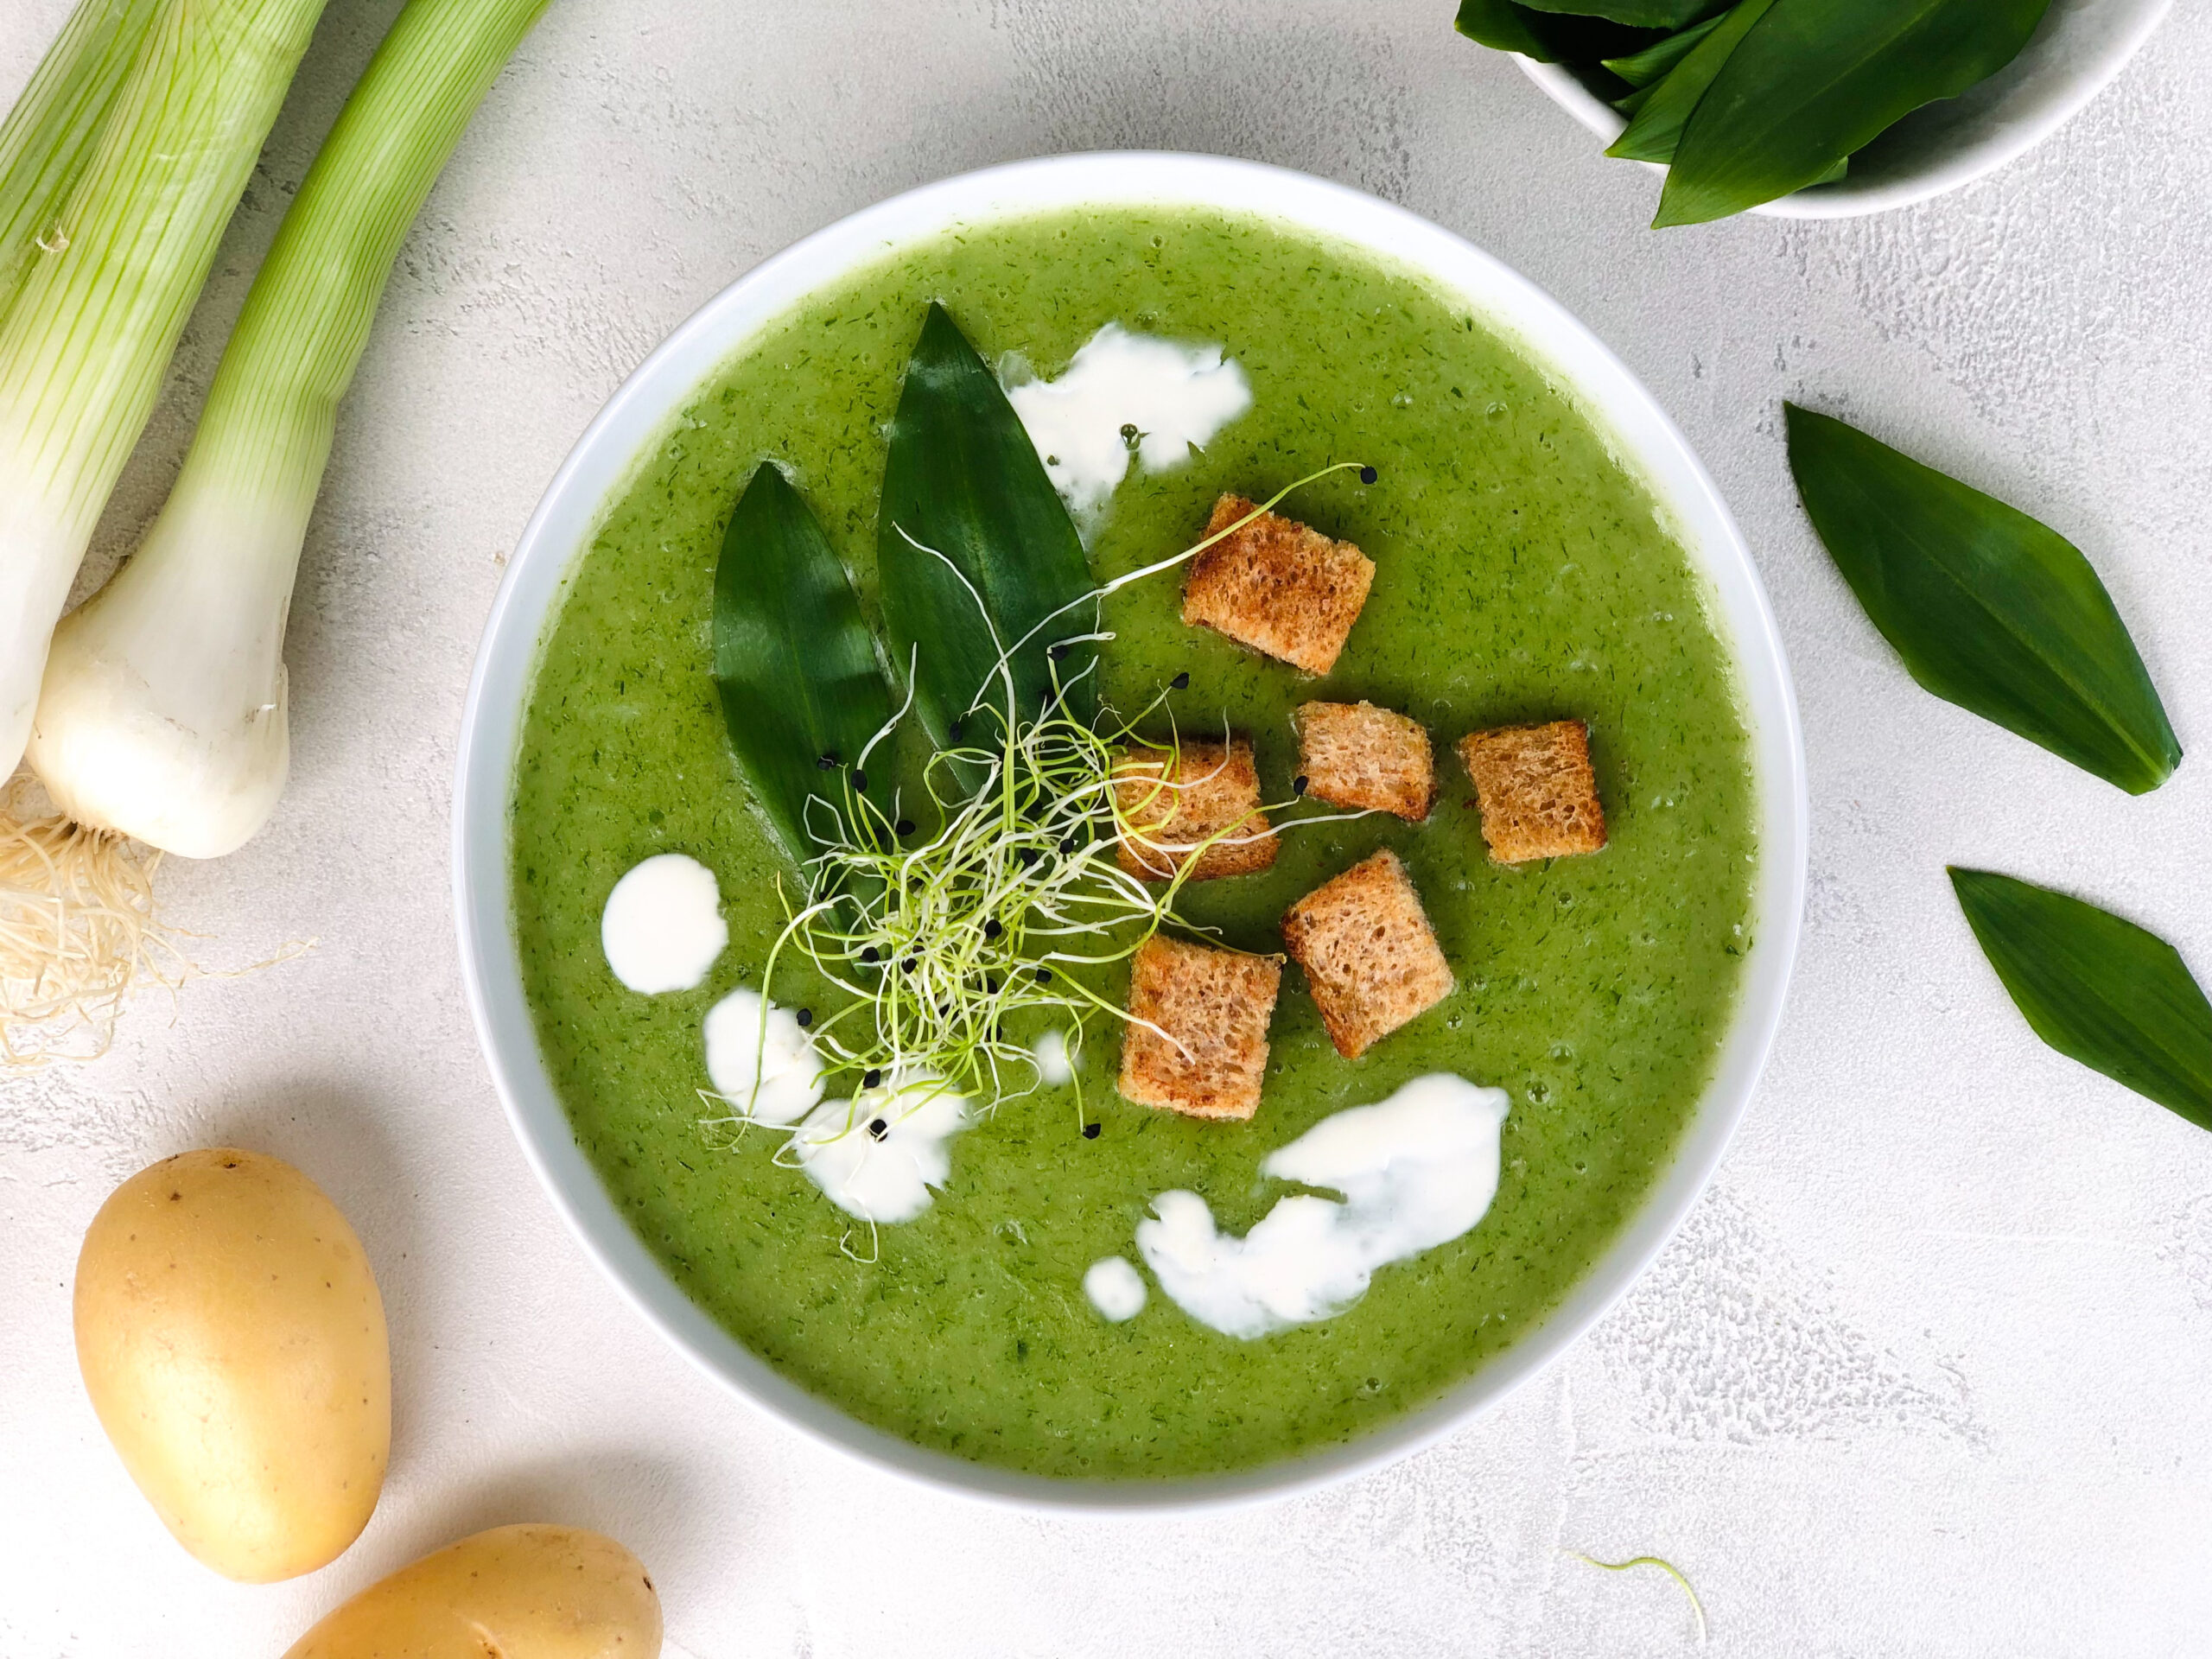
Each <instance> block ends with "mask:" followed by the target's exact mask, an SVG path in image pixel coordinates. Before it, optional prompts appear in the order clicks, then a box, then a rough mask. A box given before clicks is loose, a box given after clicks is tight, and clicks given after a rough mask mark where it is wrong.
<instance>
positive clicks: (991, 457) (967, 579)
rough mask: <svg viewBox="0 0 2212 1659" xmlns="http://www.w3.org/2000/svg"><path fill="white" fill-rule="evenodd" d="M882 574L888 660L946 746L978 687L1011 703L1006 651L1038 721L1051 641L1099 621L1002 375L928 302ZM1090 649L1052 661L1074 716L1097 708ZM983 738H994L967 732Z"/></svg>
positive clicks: (889, 492)
mask: <svg viewBox="0 0 2212 1659" xmlns="http://www.w3.org/2000/svg"><path fill="white" fill-rule="evenodd" d="M876 570H877V579H878V581H879V582H880V584H881V587H882V594H883V621H884V630H885V632H886V633H887V635H888V636H889V640H890V645H891V661H892V666H893V668H894V669H895V670H896V671H898V672H899V674H901V675H906V674H908V673H909V672H911V673H912V678H913V685H914V707H915V709H916V711H917V712H918V714H919V715H921V718H922V723H923V725H924V726H925V728H927V730H928V732H929V734H930V736H931V738H932V739H933V740H935V741H936V742H937V744H938V747H940V748H944V747H952V740H951V737H950V730H951V727H952V723H953V722H954V721H958V720H961V719H962V718H963V715H967V714H968V712H969V705H970V704H971V703H972V702H975V700H976V696H977V695H978V694H979V693H988V696H987V703H988V706H989V707H990V708H992V709H1000V710H1002V709H1004V708H1005V706H1006V699H1007V686H1006V683H1005V682H1004V681H1003V680H998V679H995V673H996V670H997V666H998V663H999V658H1000V654H1001V651H1004V652H1009V653H1011V655H1010V658H1009V660H1008V664H1007V666H1008V670H1009V671H1010V675H1011V678H1012V681H1013V695H1014V699H1015V702H1016V704H1017V708H1016V710H1015V715H1016V718H1017V719H1020V720H1033V719H1034V718H1035V717H1036V716H1037V715H1038V713H1039V711H1040V709H1041V708H1042V706H1043V702H1044V697H1045V694H1046V691H1047V690H1049V689H1050V688H1051V686H1052V671H1053V667H1054V664H1053V662H1052V659H1051V658H1050V657H1049V655H1048V652H1049V651H1050V650H1051V648H1052V647H1053V646H1054V645H1055V644H1056V643H1057V642H1058V641H1060V640H1063V639H1067V638H1069V637H1070V636H1071V635H1076V634H1083V633H1088V632H1091V631H1092V630H1093V629H1094V628H1095V627H1096V613H1095V609H1094V607H1090V606H1088V605H1085V604H1084V603H1082V601H1083V600H1084V596H1085V595H1086V594H1089V593H1090V591H1091V586H1092V584H1091V580H1090V562H1089V561H1088V559H1087V558H1086V557H1085V556H1084V550H1083V543H1082V541H1081V539H1080V538H1079V537H1077V534H1076V528H1075V521H1074V520H1073V519H1072V518H1069V516H1068V510H1067V505H1066V504H1065V502H1063V501H1062V500H1061V499H1060V496H1059V492H1058V491H1057V490H1055V489H1054V488H1053V487H1052V480H1051V479H1050V478H1049V477H1047V476H1046V472H1045V463H1044V461H1043V460H1042V459H1041V458H1040V457H1039V455H1038V454H1037V447H1036V445H1035V444H1034V443H1033V442H1031V441H1030V437H1029V434H1028V432H1027V430H1026V429H1024V428H1023V426H1022V424H1021V422H1020V418H1019V417H1018V416H1016V415H1015V414H1014V407H1013V405H1012V404H1009V403H1007V397H1006V393H1005V392H1004V391H1001V389H1000V386H999V383H998V377H997V376H995V375H994V374H993V373H992V372H991V371H990V369H989V367H988V365H986V364H985V363H984V361H983V359H982V358H980V357H978V356H976V350H975V347H974V346H970V345H969V343H968V340H967V338H966V336H964V335H963V334H961V332H960V329H959V327H958V326H957V325H956V324H955V323H954V322H953V321H952V318H951V317H950V315H948V314H947V313H946V311H945V309H944V307H943V306H941V305H938V304H937V303H935V302H931V306H930V308H929V315H928V316H927V318H926V319H925V321H923V324H922V333H921V338H920V339H919V340H918V341H917V342H916V343H915V346H914V354H913V356H912V358H911V359H908V361H907V365H906V385H905V388H904V389H903V390H902V391H900V393H899V410H898V413H897V414H896V415H895V416H893V419H892V423H891V445H890V454H889V455H888V457H887V460H886V461H885V465H884V469H883V498H882V500H881V502H880V505H878V507H877V511H876ZM1055 613H1058V614H1057V615H1055ZM994 636H995V637H994ZM1095 660H1096V647H1095V646H1093V645H1077V646H1074V647H1072V648H1071V649H1069V650H1068V651H1067V652H1066V653H1065V657H1064V658H1062V659H1061V660H1059V661H1058V664H1057V665H1058V671H1059V678H1060V680H1061V682H1062V683H1072V684H1073V687H1074V689H1073V690H1072V691H1071V694H1070V696H1069V698H1068V704H1067V706H1068V709H1069V712H1071V713H1072V714H1075V715H1077V716H1078V717H1083V718H1088V716H1089V715H1090V712H1091V711H1092V710H1094V709H1096V706H1097V694H1096V676H1095V674H1094V675H1090V676H1086V677H1084V678H1082V679H1080V680H1079V681H1078V680H1077V679H1076V678H1075V677H1076V676H1077V675H1079V674H1083V673H1084V670H1085V669H1086V668H1089V667H1090V665H1091V664H1092V663H1093V662H1094V661H1095ZM910 664H911V667H910ZM977 739H987V734H984V733H981V732H975V731H968V732H965V733H963V741H967V742H969V743H971V744H972V743H973V742H974V741H976V740H977Z"/></svg>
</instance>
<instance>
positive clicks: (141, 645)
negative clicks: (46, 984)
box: [30, 0, 548, 858]
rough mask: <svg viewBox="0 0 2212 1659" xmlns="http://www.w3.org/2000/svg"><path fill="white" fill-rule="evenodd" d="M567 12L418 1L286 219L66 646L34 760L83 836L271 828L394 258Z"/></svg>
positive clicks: (221, 839)
mask: <svg viewBox="0 0 2212 1659" xmlns="http://www.w3.org/2000/svg"><path fill="white" fill-rule="evenodd" d="M547 3H548V0H409V3H408V5H407V8H406V10H404V11H403V12H402V13H401V14H400V16H399V20H398V22H396V23H394V24H393V25H392V29H391V34H390V35H388V36H387V37H386V38H385V41H384V44H383V45H382V46H381V47H380V48H378V52H377V55H376V57H375V60H373V61H372V63H371V64H370V66H369V68H368V71H367V73H365V75H364V76H363V77H362V79H361V83H360V85H359V86H357V87H356V88H355V89H354V92H353V97H352V98H351V99H348V100H347V102H346V109H345V111H344V113H343V114H341V115H340V117H339V118H338V124H337V125H336V127H335V128H334V129H333V130H332V132H331V135H330V137H329V139H328V140H327V142H326V143H325V144H324V146H323V149H322V153H321V155H320V156H317V157H316V158H315V166H314V168H312V169H311V170H310V171H309V172H308V177H307V181H306V182H305V183H304V184H302V186H301V188H300V194H299V196H298V198H297V199H296V200H295V201H294V202H293V204H292V206H291V208H290V210H289V212H288V213H286V214H285V217H284V223H283V227H282V229H281V230H279V232H277V241H276V244H275V245H274V246H273V247H272V248H271V249H270V253H269V257H268V259H267V261H266V263H265V264H264V265H263V266H262V269H261V271H260V274H259V275H258V277H257V278H256V279H255V282H254V285H253V289H252V291H251V294H250V295H249V296H247V299H246V304H245V312H244V313H243V315H241V316H240V317H239V320H238V328H237V331H236V332H235V333H234V334H232V339H231V342H230V345H229V347H228V349H227V350H226V352H225V353H224V356H223V361H222V365H221V367H220V368H219V370H218V371H217V373H216V377H215V382H214V385H213V388H212V389H211V390H210V391H209V394H208V398H207V410H206V412H205V413H204V414H203V415H202V416H201V418H200V429H199V431H198V433H197V434H196V435H195V436H194V441H193V445H192V450H191V453H190V454H189V455H188V457H187V458H186V461H185V464H184V468H183V471H182V472H181V474H180V475H179V477H178V479H177V482H176V486H175V490H174V491H173V492H172V493H171V494H170V497H169V499H168V505H166V506H165V507H164V508H163V509H162V513H161V516H160V518H158V519H157V520H156V522H155V524H154V526H153V528H152V530H151V531H149V532H148V535H147V537H146V540H145V542H144V543H143V545H142V546H141V547H140V549H139V550H138V552H137V556H135V557H133V558H132V559H131V561H130V563H129V564H127V565H125V566H124V569H123V570H122V571H121V573H120V574H118V575H117V576H116V577H115V579H114V580H113V581H111V582H109V583H108V585H107V586H106V587H105V588H103V589H102V590H101V591H100V592H99V594H96V595H94V596H93V598H92V600H91V601H89V602H88V603H87V604H86V605H85V606H83V607H81V608H79V610H78V611H77V612H76V613H74V614H73V615H72V616H71V617H70V618H69V619H68V620H67V622H65V623H64V624H63V625H62V626H61V627H60V631H59V632H57V633H56V634H55V636H54V653H53V659H52V661H51V663H50V664H49V665H48V669H47V671H46V677H45V686H44V690H43V691H42V693H41V698H40V702H39V707H38V718H37V721H36V725H35V732H34V734H33V735H32V738H31V741H30V760H31V764H32V766H34V767H35V769H36V770H37V772H38V773H39V776H40V778H41V779H42V780H43V781H44V782H45V784H46V786H47V789H48V791H49V792H50V793H51V794H52V795H53V797H54V801H55V802H56V804H59V805H60V807H61V808H63V809H64V810H67V811H68V812H69V813H71V814H72V815H73V816H74V817H76V818H77V820H78V821H79V823H86V824H89V825H92V826H95V827H98V828H99V829H107V830H113V831H119V832H122V833H124V834H127V835H130V836H136V837H137V838H138V839H139V840H142V841H144V842H148V843H149V844H150V845H153V846H156V847H159V848H162V849H165V850H168V851H170V852H175V853H179V854H182V855H186V856H188V857H193V858H212V857H216V856H219V855H222V854H224V853H227V852H230V851H231V850H232V849H234V848H236V847H238V845H240V844H241V843H242V842H245V840H247V839H248V838H249V837H250V836H252V835H253V834H254V832H255V831H257V829H260V828H261V826H262V825H263V824H264V823H266V822H267V821H268V818H269V815H270V812H271V811H272V810H274V808H275V806H276V804H277V796H278V794H279V793H280V792H281V791H283V785H284V778H285V773H286V771H287V768H288V766H289V753H290V741H289V734H288V725H287V719H286V686H285V675H284V664H283V637H284V624H285V620H286V616H287V613H288V612H289V608H290V606H291V596H292V582H293V577H294V575H295V572H296V569H297V568H298V564H299V556H300V549H301V544H302V541H303V539H304V538H305V536H306V533H307V527H308V517H309V515H310V514H311V513H312V512H313V510H314V507H315V493H316V491H317V489H318V488H319V487H320V486H321V480H322V474H323V468H324V466H325V465H326V463H327V461H328V460H329V457H330V446H331V439H332V435H333V432H334V429H335V425H336V418H337V408H338V403H339V400H340V398H341V397H343V396H344V395H345V392H346V387H347V385H349V384H350V383H351V381H352V379H353V371H354V368H355V365H357V364H358V363H359V360H360V355H361V352H362V349H363V347H364V346H365V345H366V344H367V341H368V334H369V326H370V323H371V321H372V320H373V318H374V316H375V313H376V306H377V301H378V296H380V295H381V294H382V292H383V290H384V287H385V281H386V279H387V278H388V277H389V276H390V274H391V264H392V262H393V260H394V259H395V258H397V256H398V252H399V248H400V245H401V243H402V241H403V240H404V238H405V237H406V234H407V231H408V227H409V226H410V224H411V223H412V222H413V220H414V219H415V215H416V212H417V210H419V209H420V207H422V204H423V199H424V197H426V196H427V195H428V194H429V190H430V187H431V185H432V184H433V183H434V182H435V180H436V178H437V175H438V174H439V171H440V170H441V169H442V168H443V167H444V165H445V162H446V158H447V157H448V156H449V155H450V154H451V153H452V151H453V148H454V144H455V143H458V142H459V141H460V137H461V130H462V129H463V128H464V127H465V126H466V125H467V123H468V118H469V117H470V116H471V115H472V114H473V113H474V111H475V109H476V106H477V105H478V103H479V102H480V101H481V99H482V98H483V96H484V94H485V92H486V91H487V90H488V89H489V88H490V86H491V84H492V82H493V79H495V78H496V77H497V76H498V74H499V70H500V67H501V66H503V65H504V64H505V61H506V60H507V58H508V57H509V56H510V55H511V54H512V52H513V50H514V48H515V47H516V46H517V45H518V44H519V43H520V41H521V40H522V37H523V36H524V34H526V33H527V32H528V31H529V29H530V27H531V24H532V23H534V22H536V21H537V17H538V16H539V14H540V13H541V12H543V10H544V9H545V6H546V4H547Z"/></svg>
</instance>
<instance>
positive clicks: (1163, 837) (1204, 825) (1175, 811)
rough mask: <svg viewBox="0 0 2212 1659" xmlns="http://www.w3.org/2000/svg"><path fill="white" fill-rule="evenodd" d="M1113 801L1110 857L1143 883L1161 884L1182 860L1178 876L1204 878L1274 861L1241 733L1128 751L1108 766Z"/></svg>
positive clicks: (1271, 837)
mask: <svg viewBox="0 0 2212 1659" xmlns="http://www.w3.org/2000/svg"><path fill="white" fill-rule="evenodd" d="M1114 804H1115V807H1116V816H1117V817H1118V818H1119V820H1120V823H1121V844H1120V846H1119V847H1118V848H1117V849H1116V859H1117V861H1119V862H1120V864H1121V867H1122V868H1123V869H1124V870H1126V871H1128V873H1129V874H1131V875H1134V876H1139V877H1141V878H1142V879H1143V880H1147V881H1165V880H1168V879H1169V878H1170V877H1172V876H1173V874H1175V873H1176V872H1177V871H1178V870H1180V869H1182V868H1183V867H1184V866H1185V864H1188V865H1189V866H1190V869H1189V870H1188V871H1187V873H1186V874H1185V880H1191V881H1210V880H1213V879H1214V878H1215V877H1216V876H1221V875H1249V874H1251V873H1252V872H1253V871H1255V870H1264V869H1266V868H1268V866H1269V865H1270V864H1273V863H1274V861H1275V832H1274V830H1273V829H1269V828H1268V815H1267V814H1266V813H1264V812H1262V810H1260V773H1259V769H1258V768H1257V767H1256V766H1254V765H1253V764H1252V740H1251V739H1249V738H1248V737H1232V738H1231V739H1230V741H1228V742H1227V743H1226V744H1223V743H1201V742H1193V741H1190V740H1189V739H1187V738H1186V739H1185V740H1184V741H1182V742H1181V743H1179V744H1178V745H1177V746H1176V747H1174V748H1172V749H1168V748H1152V747H1139V748H1133V749H1130V750H1129V751H1128V752H1127V753H1124V754H1123V755H1122V758H1121V759H1120V760H1117V761H1116V762H1115V765H1114ZM1216 837H1218V839H1216Z"/></svg>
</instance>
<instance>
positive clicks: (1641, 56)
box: [1605, 12, 1726, 87]
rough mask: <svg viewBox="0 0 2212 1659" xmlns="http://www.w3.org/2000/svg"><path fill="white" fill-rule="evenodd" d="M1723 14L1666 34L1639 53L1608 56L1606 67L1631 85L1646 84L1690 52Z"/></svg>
mask: <svg viewBox="0 0 2212 1659" xmlns="http://www.w3.org/2000/svg"><path fill="white" fill-rule="evenodd" d="M1724 16H1726V13H1725V12H1723V13H1718V14H1716V15H1714V16H1711V17H1708V18H1707V19H1706V20H1705V21H1704V22H1701V23H1693V24H1692V25H1690V27H1689V28H1688V29H1683V30H1681V32H1680V33H1679V34H1675V35H1669V36H1668V37H1667V38H1666V39H1665V40H1663V41H1660V42H1659V43H1658V44H1657V45H1656V46H1647V47H1645V48H1643V51H1641V52H1632V53H1630V54H1629V55H1628V56H1626V57H1624V58H1607V59H1606V60H1605V67H1606V68H1608V69H1610V70H1611V71H1612V72H1613V73H1615V74H1617V75H1618V76H1619V77H1620V78H1621V79H1623V80H1624V81H1626V82H1628V84H1629V85H1630V86H1638V87H1642V86H1651V85H1653V84H1654V83H1655V82H1656V81H1658V80H1660V79H1662V78H1664V77H1665V76H1666V74H1667V73H1669V71H1670V70H1672V69H1673V68H1674V67H1675V65H1676V64H1678V63H1680V62H1681V60H1683V59H1684V58H1687V57H1688V56H1689V54H1690V48H1692V47H1694V46H1695V45H1696V44H1697V43H1698V42H1699V41H1701V40H1703V39H1704V38H1705V37H1706V36H1707V35H1710V34H1712V33H1713V30H1714V29H1718V28H1719V27H1720V21H1721V18H1722V17H1724Z"/></svg>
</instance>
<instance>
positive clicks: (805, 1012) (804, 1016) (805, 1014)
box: [798, 1008, 814, 1026]
mask: <svg viewBox="0 0 2212 1659" xmlns="http://www.w3.org/2000/svg"><path fill="white" fill-rule="evenodd" d="M798 1022H799V1024H801V1025H802V1026H810V1025H812V1024H813V1023H814V1010H813V1009H812V1008H801V1009H800V1010H799V1011H798Z"/></svg>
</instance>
